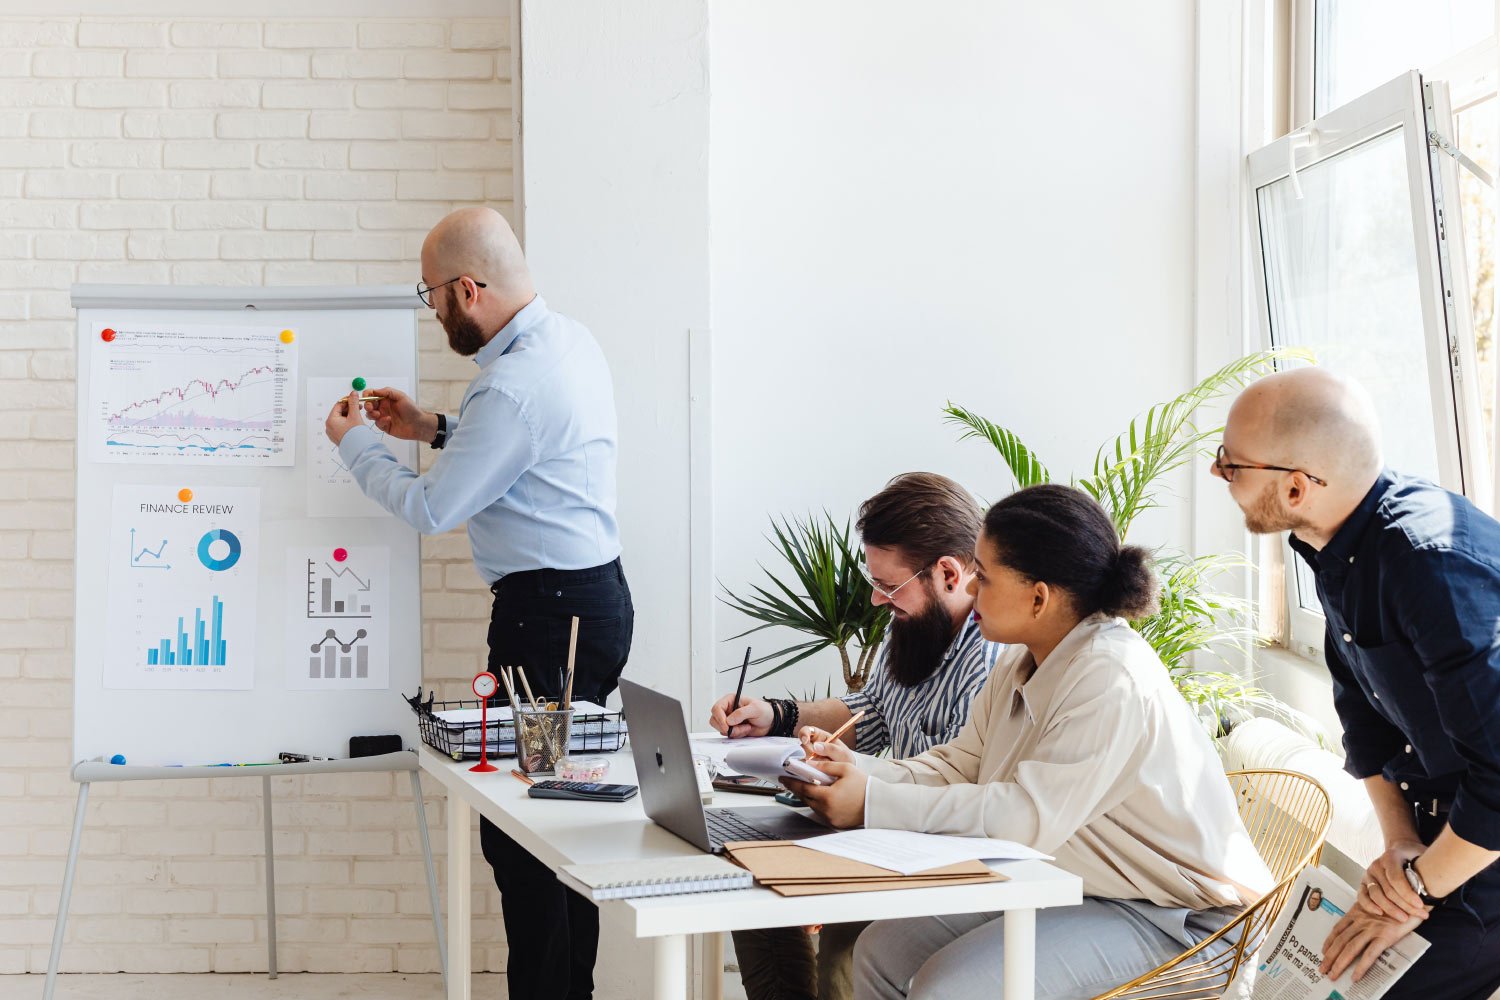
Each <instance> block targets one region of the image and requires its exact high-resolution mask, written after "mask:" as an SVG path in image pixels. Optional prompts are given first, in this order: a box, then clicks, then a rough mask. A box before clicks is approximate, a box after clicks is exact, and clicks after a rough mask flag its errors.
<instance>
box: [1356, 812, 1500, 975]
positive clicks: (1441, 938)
mask: <svg viewBox="0 0 1500 1000" xmlns="http://www.w3.org/2000/svg"><path fill="white" fill-rule="evenodd" d="M1415 811H1416V817H1417V832H1418V833H1420V834H1421V837H1422V842H1423V843H1424V844H1430V843H1432V841H1433V839H1434V838H1436V837H1437V835H1438V833H1439V832H1440V831H1441V830H1442V828H1443V826H1444V824H1445V823H1447V821H1448V814H1447V812H1446V811H1439V812H1438V813H1437V814H1436V815H1433V813H1432V811H1431V810H1430V809H1423V808H1422V807H1421V806H1417V807H1416V808H1415ZM1416 932H1417V933H1418V934H1420V935H1422V937H1424V938H1426V939H1427V940H1428V941H1430V942H1431V943H1432V947H1431V948H1428V949H1427V951H1426V953H1425V954H1423V955H1422V957H1421V958H1419V959H1417V961H1416V964H1415V965H1413V966H1412V967H1411V969H1409V970H1408V971H1407V973H1406V975H1404V976H1402V977H1401V978H1400V979H1398V980H1396V983H1395V985H1394V986H1392V987H1391V990H1390V992H1389V993H1387V994H1386V995H1385V998H1384V1000H1488V997H1489V996H1490V994H1492V993H1494V992H1495V990H1496V989H1497V988H1500V862H1496V863H1495V864H1492V865H1490V866H1489V867H1488V868H1486V869H1485V870H1484V871H1482V872H1480V873H1479V874H1478V875H1476V876H1474V877H1473V878H1471V879H1470V880H1469V881H1468V882H1466V883H1464V885H1463V886H1462V887H1461V888H1460V889H1459V890H1458V892H1456V893H1455V894H1454V896H1453V898H1451V899H1449V900H1448V902H1447V903H1444V904H1443V905H1442V906H1440V907H1438V908H1437V909H1436V910H1433V911H1432V915H1431V916H1429V917H1428V918H1427V919H1426V921H1424V922H1423V923H1422V925H1421V926H1420V927H1418V928H1417V931H1416Z"/></svg>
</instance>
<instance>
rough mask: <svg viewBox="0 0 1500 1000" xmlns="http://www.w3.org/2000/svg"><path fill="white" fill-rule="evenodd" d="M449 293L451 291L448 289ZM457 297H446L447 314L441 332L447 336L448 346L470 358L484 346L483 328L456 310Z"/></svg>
mask: <svg viewBox="0 0 1500 1000" xmlns="http://www.w3.org/2000/svg"><path fill="white" fill-rule="evenodd" d="M450 292H451V289H450ZM456 297H457V296H455V295H452V294H450V295H449V296H448V314H447V315H446V316H445V317H443V332H444V333H446V334H447V335H448V346H449V347H451V348H453V350H454V351H455V352H457V353H458V354H461V355H463V356H464V357H466V358H472V357H473V356H474V355H476V354H478V353H479V349H480V348H481V347H483V346H484V344H485V339H484V328H483V327H481V326H480V325H479V324H478V323H477V322H475V321H474V320H473V319H472V318H470V317H468V316H465V315H463V314H462V313H460V312H459V311H458V310H457V309H456V308H454V307H455V306H456V305H457V303H456V302H455V301H454V300H455V298H456Z"/></svg>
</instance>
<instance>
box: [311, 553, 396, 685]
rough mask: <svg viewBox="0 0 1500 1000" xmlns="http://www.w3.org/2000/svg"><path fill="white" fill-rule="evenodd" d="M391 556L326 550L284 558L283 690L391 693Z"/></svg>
mask: <svg viewBox="0 0 1500 1000" xmlns="http://www.w3.org/2000/svg"><path fill="white" fill-rule="evenodd" d="M390 575H391V550H390V549H388V548H384V547H381V546H353V545H351V546H343V545H327V546H323V547H321V548H300V549H299V548H294V549H292V550H291V551H290V553H289V554H288V561H287V584H288V585H287V588H286V589H287V593H288V594H289V595H291V598H292V600H291V601H290V602H289V604H288V611H289V612H290V613H289V615H288V618H287V633H286V665H287V666H286V686H287V687H288V688H292V689H294V690H300V691H339V690H351V689H365V688H387V687H390V662H391V658H390V613H391V606H390Z"/></svg>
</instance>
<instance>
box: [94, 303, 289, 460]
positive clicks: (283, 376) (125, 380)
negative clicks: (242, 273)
mask: <svg viewBox="0 0 1500 1000" xmlns="http://www.w3.org/2000/svg"><path fill="white" fill-rule="evenodd" d="M97 336H98V338H99V342H98V343H97V344H96V345H95V346H94V350H93V352H92V354H93V364H92V368H91V372H90V381H89V411H88V412H89V421H88V425H89V438H90V440H89V457H90V458H92V459H93V460H94V461H96V462H133V463H146V464H150V465H176V464H183V465H197V466H202V465H231V466H244V465H252V466H271V465H291V464H292V463H293V459H294V458H295V451H296V448H295V435H296V429H297V428H296V423H297V406H296V386H297V338H296V333H295V331H292V330H280V329H273V328H270V327H244V326H227V327H211V326H205V327H185V326H150V327H144V326H142V327H128V326H126V325H124V324H122V325H121V326H120V327H119V328H118V329H116V328H113V327H108V326H101V327H100V328H99V329H98V330H97Z"/></svg>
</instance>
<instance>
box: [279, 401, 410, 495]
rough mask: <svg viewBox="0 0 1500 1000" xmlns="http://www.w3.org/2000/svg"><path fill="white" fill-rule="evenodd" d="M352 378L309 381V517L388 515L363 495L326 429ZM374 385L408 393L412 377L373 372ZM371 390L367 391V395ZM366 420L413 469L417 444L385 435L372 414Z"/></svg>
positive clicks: (407, 465)
mask: <svg viewBox="0 0 1500 1000" xmlns="http://www.w3.org/2000/svg"><path fill="white" fill-rule="evenodd" d="M352 381H353V380H352V377H351V378H324V377H315V378H309V379H308V380H307V431H306V433H307V516H308V517H389V516H390V515H389V513H388V512H387V511H386V509H385V508H384V507H382V506H380V505H379V504H378V503H376V502H375V501H374V500H371V499H370V498H369V497H367V496H365V494H364V491H363V490H361V489H360V488H359V484H358V483H356V482H355V481H354V475H353V474H352V473H350V471H349V470H348V468H347V467H345V465H344V460H343V458H341V457H340V455H339V450H338V448H336V447H335V446H334V444H333V442H332V441H330V440H328V434H327V432H326V431H325V430H324V429H323V422H324V421H325V420H326V419H327V418H328V411H329V410H331V409H333V404H334V403H335V402H337V401H338V400H339V399H340V398H341V397H344V396H347V395H349V393H350V391H351V390H350V384H351V382H352ZM367 381H368V382H369V388H370V389H381V388H385V387H390V388H392V389H399V390H401V391H402V392H404V393H406V394H407V395H408V396H409V395H411V393H412V387H411V379H408V378H391V377H389V376H384V375H372V376H370V377H369V378H368V380H367ZM367 394H368V393H367ZM365 422H366V424H367V425H368V426H369V427H370V428H371V429H372V430H374V431H375V436H376V437H377V438H378V439H379V440H380V443H381V444H383V445H385V446H386V447H387V448H389V449H390V450H391V454H393V455H395V456H396V461H398V462H400V463H401V464H402V465H404V466H406V467H407V468H409V469H415V468H416V463H417V446H416V442H414V441H403V440H401V439H399V438H393V437H391V436H390V435H389V434H383V433H381V431H380V429H379V428H378V427H376V426H375V424H374V422H373V421H371V420H370V419H369V418H368V416H367V417H366V420H365Z"/></svg>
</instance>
